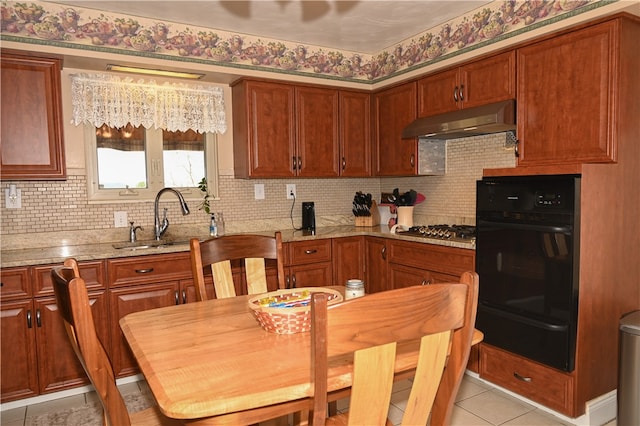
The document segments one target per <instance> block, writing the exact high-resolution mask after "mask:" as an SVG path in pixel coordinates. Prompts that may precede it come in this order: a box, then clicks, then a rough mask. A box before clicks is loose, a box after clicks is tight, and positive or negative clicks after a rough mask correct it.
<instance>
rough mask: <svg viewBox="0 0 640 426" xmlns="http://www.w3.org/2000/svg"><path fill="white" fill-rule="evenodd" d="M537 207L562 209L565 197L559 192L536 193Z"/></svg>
mask: <svg viewBox="0 0 640 426" xmlns="http://www.w3.org/2000/svg"><path fill="white" fill-rule="evenodd" d="M535 200H536V206H553V207H562V205H563V204H564V197H563V196H562V194H561V193H559V192H547V191H536V196H535Z"/></svg>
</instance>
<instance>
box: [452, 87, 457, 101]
mask: <svg viewBox="0 0 640 426" xmlns="http://www.w3.org/2000/svg"><path fill="white" fill-rule="evenodd" d="M453 101H454V102H458V86H456V87H455V88H454V89H453Z"/></svg>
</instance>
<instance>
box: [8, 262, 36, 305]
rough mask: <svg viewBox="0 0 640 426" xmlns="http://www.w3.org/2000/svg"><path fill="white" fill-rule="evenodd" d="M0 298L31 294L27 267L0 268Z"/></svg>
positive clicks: (11, 298) (13, 297)
mask: <svg viewBox="0 0 640 426" xmlns="http://www.w3.org/2000/svg"><path fill="white" fill-rule="evenodd" d="M0 279H1V280H2V284H0V300H13V299H23V298H25V297H29V296H31V285H30V283H29V269H28V268H10V269H3V270H2V277H1V278H0Z"/></svg>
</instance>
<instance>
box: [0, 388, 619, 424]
mask: <svg viewBox="0 0 640 426" xmlns="http://www.w3.org/2000/svg"><path fill="white" fill-rule="evenodd" d="M410 386H411V382H409V381H408V380H405V381H402V382H398V383H396V385H395V386H394V392H393V395H392V399H391V406H390V407H389V418H390V419H391V421H392V422H393V423H394V425H399V424H400V422H401V419H402V413H403V411H404V408H405V406H406V401H407V397H408V395H409V389H410ZM119 388H120V392H121V393H122V394H123V395H126V394H130V393H135V392H142V393H148V392H149V389H148V387H147V384H146V383H145V382H137V383H128V384H125V385H121V386H119ZM95 401H96V396H95V393H94V392H88V393H85V394H80V395H75V396H70V397H66V398H60V399H57V400H53V401H48V402H43V403H39V404H33V405H29V406H26V407H21V408H15V409H12V410H6V411H3V412H2V413H1V417H0V424H1V425H2V426H24V425H29V424H30V423H29V418H33V417H34V416H37V415H40V414H43V413H47V412H52V411H58V410H64V409H69V408H73V407H78V406H81V405H83V404H87V403H92V402H95ZM347 408H348V400H341V401H339V402H338V410H339V411H341V410H345V409H347ZM615 424H616V423H615V420H614V421H612V422H610V423H608V424H607V425H606V426H615ZM463 425H465V426H471V425H472V426H481V425H494V426H497V425H526V426H534V425H535V426H543V425H567V426H570V425H571V423H567V422H565V421H563V420H561V419H559V418H556V417H554V416H552V415H551V414H549V413H547V412H545V411H543V410H540V409H538V408H536V407H534V406H532V405H529V404H527V403H525V402H523V401H521V400H519V399H517V398H514V397H512V396H510V395H507V394H506V393H504V392H501V391H500V390H497V389H495V388H493V387H491V386H489V385H487V384H485V383H483V382H482V381H480V380H478V379H476V378H474V377H471V376H465V378H464V380H463V382H462V385H461V387H460V390H459V392H458V395H457V397H456V403H455V406H454V409H453V416H452V419H451V426H463ZM67 426H81V425H67Z"/></svg>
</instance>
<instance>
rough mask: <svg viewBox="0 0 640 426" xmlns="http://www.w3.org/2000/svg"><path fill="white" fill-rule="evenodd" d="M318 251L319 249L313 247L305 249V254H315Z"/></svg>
mask: <svg viewBox="0 0 640 426" xmlns="http://www.w3.org/2000/svg"><path fill="white" fill-rule="evenodd" d="M317 252H318V250H316V249H313V250H305V251H304V254H314V253H317Z"/></svg>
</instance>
